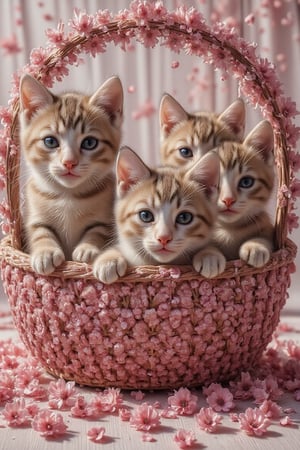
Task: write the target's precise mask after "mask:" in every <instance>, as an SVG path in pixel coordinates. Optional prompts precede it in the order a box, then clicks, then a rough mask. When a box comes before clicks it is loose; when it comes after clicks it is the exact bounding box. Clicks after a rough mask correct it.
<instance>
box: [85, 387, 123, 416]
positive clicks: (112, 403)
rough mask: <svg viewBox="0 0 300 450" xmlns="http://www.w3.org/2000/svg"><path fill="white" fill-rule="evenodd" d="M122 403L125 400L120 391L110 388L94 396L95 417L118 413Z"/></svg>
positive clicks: (92, 403)
mask: <svg viewBox="0 0 300 450" xmlns="http://www.w3.org/2000/svg"><path fill="white" fill-rule="evenodd" d="M122 403H123V398H122V395H121V391H120V389H116V388H108V389H105V390H104V391H103V392H99V393H98V394H96V395H94V396H93V398H92V400H91V408H92V410H93V412H94V414H95V415H99V414H101V413H103V412H105V413H109V412H115V411H118V409H119V408H120V406H121V405H122Z"/></svg>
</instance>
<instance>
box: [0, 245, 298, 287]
mask: <svg viewBox="0 0 300 450" xmlns="http://www.w3.org/2000/svg"><path fill="white" fill-rule="evenodd" d="M296 253H297V245H296V244H295V243H294V242H293V241H292V240H290V239H287V240H286V246H285V247H284V248H281V249H279V250H276V251H274V252H273V253H272V255H271V258H270V260H269V262H268V263H267V264H265V265H264V266H263V267H261V268H255V267H252V266H249V265H248V264H247V263H245V262H244V261H242V260H240V259H237V260H232V261H227V263H226V269H225V271H224V272H222V273H221V274H220V275H218V276H216V277H214V278H213V280H221V279H230V278H234V277H236V276H238V277H242V276H251V275H255V274H259V273H261V274H264V273H268V272H270V271H272V270H274V269H276V268H280V267H282V266H286V265H288V264H289V263H292V262H293V261H294V259H295V256H296ZM0 261H1V262H2V263H4V264H5V263H6V264H9V265H11V266H13V267H16V268H19V269H22V270H24V271H27V272H29V273H32V274H34V275H35V276H41V277H45V278H51V279H53V278H64V279H82V278H84V279H86V280H94V281H97V282H99V280H97V279H96V278H95V277H94V275H93V270H92V266H91V265H89V264H85V263H80V262H76V261H66V262H65V263H63V264H62V265H61V266H60V267H58V268H57V269H56V270H55V271H54V272H52V273H51V274H49V275H39V274H37V273H36V272H34V270H33V269H32V267H31V264H30V256H29V255H28V254H27V253H24V252H22V251H21V250H18V249H16V248H15V247H14V246H13V244H12V236H6V237H5V238H3V239H2V240H1V241H0ZM166 279H170V280H174V282H176V280H177V279H178V280H180V281H184V280H192V279H202V280H203V281H209V280H210V279H209V278H205V277H203V276H202V275H200V274H199V273H198V272H196V271H195V270H194V269H193V267H192V266H191V265H181V266H174V265H160V266H152V265H148V266H139V267H133V268H130V269H129V270H128V271H127V273H126V275H125V276H123V277H122V278H120V279H118V280H117V281H115V282H114V284H122V283H132V282H147V281H165V280H166ZM99 283H100V282H99Z"/></svg>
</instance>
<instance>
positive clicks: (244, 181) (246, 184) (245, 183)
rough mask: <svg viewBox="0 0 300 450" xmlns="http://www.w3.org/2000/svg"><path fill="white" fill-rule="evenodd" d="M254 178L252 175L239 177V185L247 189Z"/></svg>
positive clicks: (251, 184)
mask: <svg viewBox="0 0 300 450" xmlns="http://www.w3.org/2000/svg"><path fill="white" fill-rule="evenodd" d="M254 181H255V180H254V178H253V177H250V176H248V177H243V178H241V179H240V181H239V187H240V188H243V189H249V188H251V187H252V186H253V184H254Z"/></svg>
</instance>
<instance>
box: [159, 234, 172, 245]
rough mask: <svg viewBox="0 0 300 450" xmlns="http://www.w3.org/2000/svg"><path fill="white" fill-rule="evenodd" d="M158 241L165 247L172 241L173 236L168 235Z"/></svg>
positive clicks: (160, 237)
mask: <svg viewBox="0 0 300 450" xmlns="http://www.w3.org/2000/svg"><path fill="white" fill-rule="evenodd" d="M157 240H158V241H159V242H160V243H161V245H163V246H165V245H166V244H167V243H168V242H170V241H171V240H172V236H170V235H166V236H159V238H157Z"/></svg>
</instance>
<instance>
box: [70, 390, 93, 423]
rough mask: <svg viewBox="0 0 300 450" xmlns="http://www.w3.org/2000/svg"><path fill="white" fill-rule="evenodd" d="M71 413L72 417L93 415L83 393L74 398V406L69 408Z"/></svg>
mask: <svg viewBox="0 0 300 450" xmlns="http://www.w3.org/2000/svg"><path fill="white" fill-rule="evenodd" d="M71 415H72V416H73V417H81V418H84V417H91V416H92V415H93V412H92V410H91V408H90V407H89V405H88V403H87V402H86V400H85V398H84V397H83V395H79V396H78V397H77V398H76V400H75V404H74V406H72V408H71Z"/></svg>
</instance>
